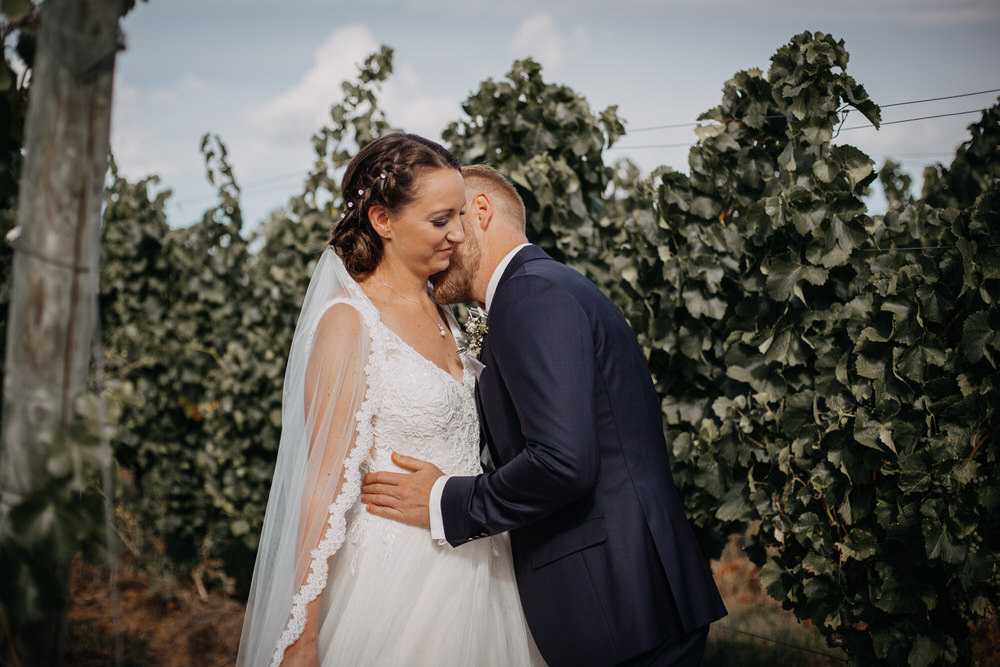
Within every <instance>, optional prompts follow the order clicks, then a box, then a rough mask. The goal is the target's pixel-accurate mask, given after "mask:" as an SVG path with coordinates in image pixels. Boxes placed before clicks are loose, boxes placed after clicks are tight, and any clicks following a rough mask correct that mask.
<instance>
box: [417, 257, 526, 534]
mask: <svg viewBox="0 0 1000 667" xmlns="http://www.w3.org/2000/svg"><path fill="white" fill-rule="evenodd" d="M529 245H531V244H530V243H522V244H521V245H519V246H517V247H516V248H514V249H513V250H511V251H510V252H509V253H507V254H506V255H504V258H503V259H501V260H500V263H499V264H497V268H495V269H493V275H492V276H490V282H489V283H488V284H487V285H486V313H487V317H488V316H489V312H490V306H492V305H493V295H494V294H496V291H497V285H499V284H500V278H501V277H502V276H503V272H504V271H506V270H507V265H509V264H510V262H511V260H512V259H514V255H516V254H517V253H518V252H520V250H521V248H524V247H527V246H529ZM449 479H450V475H442V476H440V477H438V478H437V481H435V482H434V486H433V487H431V496H430V498H429V499H428V501H427V509H428V511H429V512H430V515H431V539H434V540H438V541H439V542H446V540H445V536H444V516H442V514H441V494H443V493H444V485H445V484H446V483H447V482H448V480H449Z"/></svg>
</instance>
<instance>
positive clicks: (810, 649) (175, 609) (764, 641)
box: [66, 537, 1000, 667]
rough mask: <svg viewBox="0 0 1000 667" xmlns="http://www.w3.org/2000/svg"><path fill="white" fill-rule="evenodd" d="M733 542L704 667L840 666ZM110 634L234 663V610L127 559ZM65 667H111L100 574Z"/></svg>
mask: <svg viewBox="0 0 1000 667" xmlns="http://www.w3.org/2000/svg"><path fill="white" fill-rule="evenodd" d="M739 539H740V538H738V537H734V538H733V539H732V540H731V541H730V544H729V545H728V546H727V547H726V549H725V551H724V552H723V554H722V557H721V558H720V559H719V560H715V561H712V571H713V573H714V574H715V580H716V583H717V584H718V586H719V590H720V591H721V593H722V597H723V599H724V601H725V603H726V607H727V609H728V610H729V616H727V617H726V618H725V619H723V620H722V621H720V622H718V623H715V624H713V626H712V630H711V632H710V634H709V640H708V646H707V648H706V653H705V660H704V663H703V666H704V667H713V666H716V665H719V666H721V665H734V664H739V665H742V666H747V667H752V666H754V665H761V666H766V667H783V666H785V665H787V666H789V667H791V666H793V665H794V666H806V667H808V666H820V665H824V666H825V665H844V664H846V663H845V657H846V656H845V655H844V653H843V652H842V651H839V650H836V649H831V648H829V647H827V646H826V643H825V641H824V640H823V638H822V636H821V635H820V633H819V631H818V630H817V629H816V628H814V627H812V626H811V625H810V624H809V623H799V622H798V621H796V619H795V617H794V616H793V615H792V614H791V612H788V611H785V610H783V609H782V608H781V606H780V605H779V604H778V603H777V602H775V601H774V600H772V599H771V598H770V597H768V595H767V594H766V593H765V592H764V591H763V590H762V589H761V587H760V584H759V580H758V570H757V568H756V566H754V565H753V564H752V563H751V562H750V561H749V560H748V559H747V558H746V556H745V555H744V554H743V552H742V551H741V550H740V549H739V546H738V544H739ZM117 578H118V591H119V598H120V600H119V609H120V613H119V619H120V620H119V632H120V635H119V636H120V642H119V643H120V645H121V654H120V655H121V660H120V661H119V662H118V663H117V664H120V665H125V666H138V665H142V666H143V667H189V666H192V665H198V666H199V667H203V666H204V667H225V666H226V665H234V664H235V663H236V652H237V648H238V646H239V639H240V629H241V627H242V623H243V606H242V604H240V603H239V602H237V601H235V600H234V599H232V598H231V597H230V596H228V595H226V594H225V593H223V592H221V591H213V590H207V591H206V590H205V589H204V587H200V586H198V585H196V584H195V583H194V582H181V583H178V582H173V583H167V584H165V583H164V582H163V581H162V580H159V579H156V578H154V577H153V576H152V575H150V574H147V573H144V572H142V571H140V570H139V568H137V567H136V566H135V563H130V562H129V561H128V558H127V557H126V559H124V561H123V562H121V563H120V564H119V571H118V577H117ZM71 588H72V590H71V592H72V606H71V608H70V633H69V641H68V642H67V656H66V664H67V665H72V666H73V667H77V666H79V667H97V666H98V665H100V666H101V667H105V666H107V665H114V664H116V661H115V659H114V655H115V642H114V629H113V623H112V618H113V614H112V608H111V605H112V603H111V588H110V584H109V581H108V570H107V568H100V569H98V568H93V567H91V566H89V565H87V564H85V563H83V562H77V563H76V564H75V566H74V568H73V577H72V587H71ZM973 641H974V645H975V647H976V660H975V663H974V664H975V665H977V666H978V667H1000V624H998V623H997V618H996V617H993V618H992V619H989V620H988V621H986V622H984V623H981V624H980V625H979V626H978V627H977V628H975V629H974V631H973Z"/></svg>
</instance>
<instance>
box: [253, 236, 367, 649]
mask: <svg viewBox="0 0 1000 667" xmlns="http://www.w3.org/2000/svg"><path fill="white" fill-rule="evenodd" d="M366 302H367V299H366V298H365V297H364V294H363V293H362V292H361V289H360V287H358V285H357V283H355V282H354V280H353V279H352V278H351V277H350V275H349V274H348V273H347V270H346V269H345V268H344V265H343V262H342V261H341V259H340V257H339V256H338V255H337V254H336V252H334V250H333V249H332V248H330V247H327V248H326V250H324V252H323V254H322V256H321V257H320V259H319V262H318V263H317V265H316V269H315V271H314V272H313V276H312V280H311V281H310V283H309V288H308V290H307V292H306V296H305V300H304V301H303V304H302V310H301V312H300V313H299V319H298V322H297V323H296V326H295V334H294V336H293V338H292V347H291V351H290V352H289V356H288V366H287V368H286V370H285V382H284V387H283V392H282V407H281V419H282V422H281V424H282V426H281V440H280V443H279V446H278V458H277V462H276V465H275V470H274V477H273V481H272V483H271V490H270V495H269V496H268V502H267V510H266V513H265V515H264V526H263V530H262V532H261V537H260V545H259V547H258V550H257V561H256V564H255V566H254V574H253V582H252V584H251V589H250V597H249V600H248V602H247V608H246V617H245V619H244V622H243V634H242V637H241V639H240V651H239V657H238V659H237V664H238V665H239V666H241V667H242V666H247V667H257V666H262V665H277V664H280V662H281V659H282V657H283V655H284V651H285V649H286V648H288V647H289V646H291V645H292V644H293V643H294V642H295V640H296V639H298V637H299V636H300V635H301V634H302V631H303V628H304V626H305V620H306V605H308V604H309V602H311V601H312V600H314V599H316V598H317V597H318V596H320V595H322V592H323V589H324V588H325V586H326V579H327V570H328V563H329V559H330V557H331V556H332V555H333V554H334V553H336V551H337V550H338V549H339V548H340V546H341V545H342V544H343V541H344V536H345V531H346V515H347V512H348V511H349V510H350V509H351V507H353V506H354V504H355V503H356V502H357V500H358V497H359V495H360V492H361V464H362V463H363V462H364V461H365V459H366V458H367V456H368V452H369V450H370V448H371V445H372V442H371V441H372V433H371V428H372V424H371V421H372V415H374V414H375V412H376V409H377V406H375V405H373V404H372V403H373V401H374V400H375V398H374V392H367V391H366V389H367V386H368V383H367V375H368V371H369V366H368V364H369V359H370V356H371V353H372V351H373V350H372V346H373V345H375V344H376V343H375V342H373V340H372V336H371V335H370V331H371V327H372V326H373V325H374V322H373V320H372V310H371V309H370V308H367V307H366ZM368 305H370V304H368ZM317 341H319V343H317Z"/></svg>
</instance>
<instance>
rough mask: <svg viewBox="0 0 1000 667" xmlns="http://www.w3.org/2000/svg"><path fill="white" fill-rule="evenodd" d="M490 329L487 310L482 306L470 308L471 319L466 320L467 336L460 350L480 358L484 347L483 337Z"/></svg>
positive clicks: (464, 337)
mask: <svg viewBox="0 0 1000 667" xmlns="http://www.w3.org/2000/svg"><path fill="white" fill-rule="evenodd" d="M489 329H490V328H489V326H488V325H487V324H486V311H484V310H483V309H482V308H469V319H467V320H466V321H465V336H463V338H462V346H461V348H460V349H459V352H461V353H462V354H467V355H469V356H471V357H472V358H474V359H478V358H479V353H480V352H481V351H482V349H483V337H484V336H486V332H487V331H489Z"/></svg>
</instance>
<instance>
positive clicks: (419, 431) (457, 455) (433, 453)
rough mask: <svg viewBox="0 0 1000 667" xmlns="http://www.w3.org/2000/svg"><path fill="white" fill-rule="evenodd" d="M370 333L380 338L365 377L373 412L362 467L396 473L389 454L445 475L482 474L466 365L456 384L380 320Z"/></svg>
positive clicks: (470, 386)
mask: <svg viewBox="0 0 1000 667" xmlns="http://www.w3.org/2000/svg"><path fill="white" fill-rule="evenodd" d="M373 335H374V336H377V337H379V338H381V339H382V340H381V341H379V342H380V344H379V345H377V346H375V347H376V348H381V350H382V354H381V355H379V358H375V359H372V364H373V366H372V369H371V373H370V375H369V386H370V387H371V389H372V391H373V392H376V393H377V399H376V401H377V404H378V406H379V408H378V411H377V412H376V413H375V417H374V421H373V431H374V432H373V436H374V437H373V440H374V442H373V445H374V446H373V449H372V456H371V458H370V459H369V461H368V467H369V468H370V469H371V470H394V471H398V470H399V469H398V468H397V467H396V466H395V464H394V463H393V462H392V458H391V455H392V452H393V451H395V452H398V453H400V454H405V455H407V456H412V457H414V458H418V459H421V460H424V461H430V462H431V463H433V464H434V465H436V466H437V467H438V468H440V469H441V471H442V472H443V473H444V474H446V475H476V474H478V473H480V472H482V470H481V468H480V466H479V420H478V417H477V415H476V405H475V399H474V398H473V385H474V382H475V377H474V375H473V373H472V372H471V371H470V369H469V367H468V365H465V366H464V372H463V380H462V382H461V383H459V382H458V381H457V380H455V378H454V377H452V375H451V374H450V373H448V372H447V371H445V370H444V369H442V368H440V367H439V366H437V365H436V364H434V363H433V362H432V361H430V360H429V359H427V358H426V357H423V356H422V355H421V354H420V353H419V352H417V351H416V350H414V349H413V348H412V347H410V346H409V345H408V344H407V343H405V342H404V341H403V340H402V339H401V338H400V337H399V336H397V335H396V334H395V333H394V332H393V331H392V330H391V329H389V328H388V327H387V326H385V325H384V324H382V323H381V322H379V323H378V325H377V326H376V327H374V330H373Z"/></svg>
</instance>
